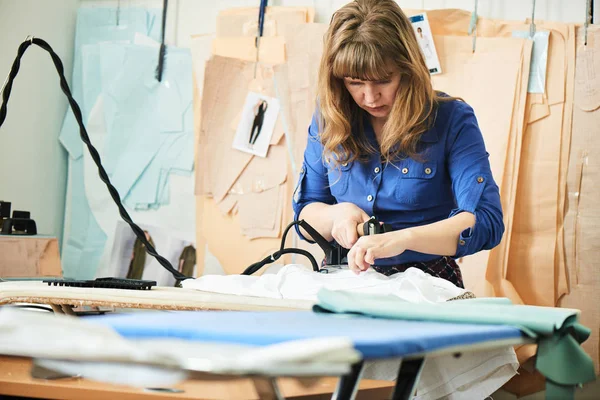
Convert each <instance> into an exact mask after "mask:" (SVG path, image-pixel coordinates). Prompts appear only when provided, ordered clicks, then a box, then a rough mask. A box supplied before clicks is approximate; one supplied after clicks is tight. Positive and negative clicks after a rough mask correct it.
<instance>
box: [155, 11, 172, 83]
mask: <svg viewBox="0 0 600 400" xmlns="http://www.w3.org/2000/svg"><path fill="white" fill-rule="evenodd" d="M168 3H169V2H168V0H163V12H162V24H161V31H160V50H159V51H158V66H157V67H156V79H157V80H158V81H159V82H162V76H163V71H164V69H165V56H166V53H167V46H166V45H165V27H166V25H167V6H168Z"/></svg>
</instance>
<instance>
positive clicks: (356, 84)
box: [350, 82, 362, 86]
mask: <svg viewBox="0 0 600 400" xmlns="http://www.w3.org/2000/svg"><path fill="white" fill-rule="evenodd" d="M360 85H362V82H350V86H360Z"/></svg>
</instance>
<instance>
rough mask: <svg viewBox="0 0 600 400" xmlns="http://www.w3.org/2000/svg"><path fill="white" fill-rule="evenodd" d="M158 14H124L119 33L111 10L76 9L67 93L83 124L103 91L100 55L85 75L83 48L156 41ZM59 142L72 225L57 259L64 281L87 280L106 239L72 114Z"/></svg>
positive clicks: (130, 10)
mask: <svg viewBox="0 0 600 400" xmlns="http://www.w3.org/2000/svg"><path fill="white" fill-rule="evenodd" d="M158 14H159V12H158V10H146V9H143V8H122V9H121V16H120V23H119V26H118V27H117V26H116V9H114V8H95V7H94V8H87V7H82V8H80V9H79V11H78V17H77V30H76V37H75V54H74V65H73V76H72V80H71V91H72V93H73V96H74V97H75V99H76V100H77V101H78V103H79V105H80V107H81V109H82V113H83V116H84V121H87V117H88V116H89V113H90V111H91V108H92V107H93V105H94V104H95V102H96V99H97V96H98V94H99V93H100V89H101V85H100V82H101V80H100V75H99V74H98V63H97V62H96V63H94V61H93V60H94V57H96V58H97V57H98V55H99V50H96V49H93V48H90V49H89V54H87V55H88V57H89V58H90V59H88V60H87V65H88V68H87V69H86V71H85V73H84V71H83V56H82V54H83V50H84V47H86V48H87V46H86V45H91V44H95V43H107V42H111V41H116V42H130V41H132V40H133V38H134V36H135V33H136V32H137V33H141V34H145V35H149V36H150V37H153V38H155V39H158V37H159V33H160V31H159V29H160V26H159V24H156V23H155V21H156V20H157V16H158ZM92 47H93V46H92ZM59 140H60V141H61V143H62V144H63V146H64V147H65V149H66V150H67V151H68V152H69V155H70V157H69V170H70V180H71V182H70V185H71V201H70V204H71V205H70V208H68V209H67V210H66V212H67V213H69V215H70V218H69V220H70V223H69V226H68V227H65V230H66V231H67V232H68V236H67V235H65V237H64V242H63V249H62V254H61V257H62V266H63V275H64V276H65V277H68V278H78V279H90V278H93V276H94V274H95V271H96V267H97V265H98V261H99V259H100V257H101V254H102V251H103V249H104V245H105V242H106V235H105V234H104V232H103V231H102V230H101V229H100V227H99V226H98V224H97V222H96V220H95V219H94V216H93V214H92V212H91V210H90V209H89V205H88V202H87V198H86V196H85V187H84V180H83V158H82V157H81V156H82V154H83V153H82V151H83V143H82V141H81V139H80V137H79V127H78V126H77V123H76V121H75V119H74V117H73V115H72V112H71V110H70V109H68V110H67V113H66V114H65V119H64V121H63V127H62V130H61V134H60V138H59ZM86 151H87V150H86Z"/></svg>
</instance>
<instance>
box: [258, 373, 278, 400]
mask: <svg viewBox="0 0 600 400" xmlns="http://www.w3.org/2000/svg"><path fill="white" fill-rule="evenodd" d="M252 382H253V383H254V388H255V389H256V393H257V394H258V398H259V399H261V400H263V399H264V400H283V399H284V397H283V396H282V395H281V392H280V391H279V386H277V378H267V377H264V378H262V377H255V378H253V379H252Z"/></svg>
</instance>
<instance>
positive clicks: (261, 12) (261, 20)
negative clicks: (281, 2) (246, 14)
mask: <svg viewBox="0 0 600 400" xmlns="http://www.w3.org/2000/svg"><path fill="white" fill-rule="evenodd" d="M268 3H269V0H260V6H259V8H258V25H257V27H256V41H255V42H254V44H255V46H256V61H255V63H254V79H256V71H257V69H258V60H259V59H260V38H261V36H262V34H263V27H264V24H265V14H266V12H267V4H268Z"/></svg>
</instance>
